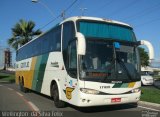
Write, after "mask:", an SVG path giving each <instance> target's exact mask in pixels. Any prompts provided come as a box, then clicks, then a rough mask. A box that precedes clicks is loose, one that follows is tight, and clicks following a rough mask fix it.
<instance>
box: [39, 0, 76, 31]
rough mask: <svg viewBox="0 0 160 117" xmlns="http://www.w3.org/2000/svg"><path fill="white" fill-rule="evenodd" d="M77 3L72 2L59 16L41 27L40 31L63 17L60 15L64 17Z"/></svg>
mask: <svg viewBox="0 0 160 117" xmlns="http://www.w3.org/2000/svg"><path fill="white" fill-rule="evenodd" d="M77 1H78V0H74V1H73V2H72V3H71V4H70V5H69V6H68V7H67V8H66V9H65V10H64V11H63V12H62V13H61V14H59V15H58V16H57V17H55V18H54V19H52V20H51V21H50V22H48V23H47V24H45V25H44V26H42V27H41V28H40V29H43V28H45V27H46V26H48V25H49V24H50V23H52V22H54V21H55V20H57V19H58V18H60V17H64V16H62V15H64V14H65V13H66V12H67V11H68V10H69V9H70V8H71V7H72V6H73V5H74V4H75V3H76V2H77Z"/></svg>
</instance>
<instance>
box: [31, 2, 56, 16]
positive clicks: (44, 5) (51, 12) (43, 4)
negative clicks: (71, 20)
mask: <svg viewBox="0 0 160 117" xmlns="http://www.w3.org/2000/svg"><path fill="white" fill-rule="evenodd" d="M31 1H32V2H33V3H40V4H41V5H42V6H43V7H45V8H46V9H47V10H48V12H50V14H51V15H52V17H54V13H53V11H52V10H51V9H50V8H49V7H48V6H47V5H46V4H45V3H43V2H42V1H40V0H31Z"/></svg>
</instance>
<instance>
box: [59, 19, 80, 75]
mask: <svg viewBox="0 0 160 117" xmlns="http://www.w3.org/2000/svg"><path fill="white" fill-rule="evenodd" d="M73 39H75V27H74V23H73V22H66V23H64V24H63V43H62V44H63V46H62V47H63V48H62V51H63V61H64V64H65V68H66V70H67V72H68V74H69V75H71V76H72V72H71V68H70V67H71V66H72V67H73V63H70V60H69V59H73V58H72V57H71V56H72V53H73V51H74V50H73V51H72V53H71V51H70V49H69V48H70V46H71V45H72V44H71V43H70V42H72V41H71V40H73ZM70 44H71V45H70ZM71 48H72V46H71ZM75 51H76V48H75ZM74 53H75V52H74ZM73 55H74V54H73ZM74 56H75V55H74ZM74 59H75V61H77V58H76V57H75V58H74ZM74 65H77V64H74ZM76 67H77V66H74V68H76ZM72 70H73V71H74V72H75V75H74V76H75V77H76V75H77V74H76V73H77V72H76V70H75V69H72ZM72 77H73V76H72Z"/></svg>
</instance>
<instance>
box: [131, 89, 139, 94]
mask: <svg viewBox="0 0 160 117" xmlns="http://www.w3.org/2000/svg"><path fill="white" fill-rule="evenodd" d="M140 91H141V90H140V89H133V90H131V92H132V93H138V92H140Z"/></svg>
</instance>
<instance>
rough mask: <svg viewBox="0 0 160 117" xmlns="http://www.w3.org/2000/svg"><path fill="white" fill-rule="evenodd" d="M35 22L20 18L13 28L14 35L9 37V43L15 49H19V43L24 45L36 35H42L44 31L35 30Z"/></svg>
mask: <svg viewBox="0 0 160 117" xmlns="http://www.w3.org/2000/svg"><path fill="white" fill-rule="evenodd" d="M34 27H35V23H34V22H33V21H28V22H27V21H25V20H23V19H21V20H19V22H18V23H16V24H15V26H14V27H13V28H12V29H11V30H12V37H11V38H9V39H8V44H9V45H10V46H12V47H13V48H14V49H15V50H17V49H18V45H20V46H22V45H24V44H25V43H27V42H29V41H30V40H32V39H33V38H34V37H35V36H38V35H40V34H41V33H42V32H41V31H40V30H39V29H38V30H34Z"/></svg>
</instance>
